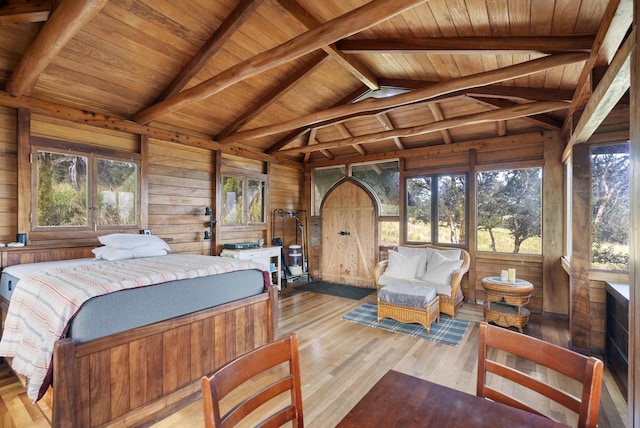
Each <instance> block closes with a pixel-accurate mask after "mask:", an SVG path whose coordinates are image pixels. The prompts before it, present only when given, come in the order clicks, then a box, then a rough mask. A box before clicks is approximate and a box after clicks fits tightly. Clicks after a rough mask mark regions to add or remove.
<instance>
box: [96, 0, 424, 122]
mask: <svg viewBox="0 0 640 428" xmlns="http://www.w3.org/2000/svg"><path fill="white" fill-rule="evenodd" d="M102 1H106V0H102ZM425 1H426V0H374V1H372V2H370V3H367V4H365V5H364V6H361V7H359V8H357V9H354V10H352V11H351V12H348V13H346V14H344V15H342V16H339V17H337V18H335V19H333V20H331V21H329V22H326V23H324V24H322V25H320V26H319V27H316V28H314V29H312V30H309V31H307V32H306V33H303V34H301V35H300V36H298V37H295V38H294V39H292V40H289V41H287V42H286V43H283V44H281V45H279V46H276V47H275V48H273V49H270V50H268V51H265V52H262V53H260V54H258V55H256V56H254V57H252V58H249V59H247V60H245V61H242V62H241V63H239V64H237V65H235V66H233V67H230V68H228V69H227V70H225V71H223V72H221V73H219V74H218V75H216V76H214V77H212V78H210V79H208V80H206V81H204V82H202V83H200V84H198V85H196V86H193V87H191V88H188V89H185V90H183V91H182V92H180V93H178V94H175V95H174V96H172V97H169V98H167V99H166V100H163V101H160V102H159V103H157V104H155V105H153V106H150V107H148V108H146V109H144V110H142V111H140V112H138V113H137V114H136V115H135V116H134V117H135V120H136V121H137V122H138V123H149V122H151V121H152V120H154V119H156V118H158V117H159V116H162V115H164V114H167V113H169V112H171V111H176V110H179V109H181V108H183V107H185V106H187V105H189V104H193V103H196V102H198V101H202V100H204V99H206V98H209V97H210V96H212V95H215V94H216V93H218V92H220V91H222V90H224V89H225V88H228V87H229V86H231V85H233V84H235V83H238V82H241V81H243V80H245V79H248V78H249V77H252V76H255V75H257V74H260V73H262V72H265V71H267V70H270V69H272V68H275V67H278V66H280V65H282V64H286V63H287V62H290V61H293V60H294V59H297V58H299V57H301V56H303V55H306V54H308V53H310V52H313V51H315V50H317V49H322V48H323V47H324V46H327V45H329V44H331V43H334V42H335V41H337V40H340V39H342V38H344V37H348V36H349V35H351V34H355V33H358V32H360V31H362V30H364V29H367V28H369V27H372V26H374V25H376V24H379V23H380V22H383V21H386V20H388V19H390V18H392V17H393V16H396V15H398V14H400V13H402V12H404V11H406V10H408V9H411V8H413V7H415V6H417V5H418V4H421V3H424V2H425Z"/></svg>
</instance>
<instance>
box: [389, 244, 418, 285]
mask: <svg viewBox="0 0 640 428" xmlns="http://www.w3.org/2000/svg"><path fill="white" fill-rule="evenodd" d="M419 263H420V256H405V255H403V254H400V253H398V252H397V251H393V250H389V263H388V264H387V268H386V269H385V271H384V275H385V276H391V277H394V278H398V279H415V277H416V272H417V270H418V264H419Z"/></svg>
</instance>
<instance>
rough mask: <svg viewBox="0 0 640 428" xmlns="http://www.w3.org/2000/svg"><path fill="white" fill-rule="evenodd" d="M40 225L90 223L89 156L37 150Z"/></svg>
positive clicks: (80, 224) (79, 224)
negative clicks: (88, 207)
mask: <svg viewBox="0 0 640 428" xmlns="http://www.w3.org/2000/svg"><path fill="white" fill-rule="evenodd" d="M37 158H38V165H37V168H38V170H37V186H38V190H37V192H38V224H37V225H38V226H66V227H69V226H87V224H88V220H87V166H88V162H87V159H88V158H87V157H85V156H77V155H73V154H62V153H54V152H45V151H38V152H37Z"/></svg>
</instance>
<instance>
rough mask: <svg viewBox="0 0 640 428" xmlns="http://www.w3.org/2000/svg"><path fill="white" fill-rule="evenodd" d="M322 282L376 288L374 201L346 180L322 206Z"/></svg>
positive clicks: (332, 192) (329, 195)
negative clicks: (374, 269)
mask: <svg viewBox="0 0 640 428" xmlns="http://www.w3.org/2000/svg"><path fill="white" fill-rule="evenodd" d="M321 214H322V264H321V269H322V279H323V280H325V281H331V282H339V283H342V284H349V285H357V286H361V287H374V286H375V285H374V283H373V265H374V263H375V260H376V242H377V233H378V232H377V227H376V224H375V216H376V212H375V208H374V201H373V199H372V198H371V196H370V195H369V194H368V193H367V192H366V191H365V190H364V189H362V188H361V187H360V186H358V185H356V184H354V183H353V182H351V181H345V182H344V183H342V184H340V185H338V187H336V188H335V189H333V190H332V191H331V192H330V193H329V194H328V195H327V196H326V198H325V200H324V202H323V204H322V212H321Z"/></svg>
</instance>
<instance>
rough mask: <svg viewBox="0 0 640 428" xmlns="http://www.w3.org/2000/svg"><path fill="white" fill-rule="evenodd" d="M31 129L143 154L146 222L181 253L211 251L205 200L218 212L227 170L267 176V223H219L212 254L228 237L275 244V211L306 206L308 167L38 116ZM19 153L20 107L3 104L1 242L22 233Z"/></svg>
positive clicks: (290, 229)
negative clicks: (303, 194) (303, 196)
mask: <svg viewBox="0 0 640 428" xmlns="http://www.w3.org/2000/svg"><path fill="white" fill-rule="evenodd" d="M31 135H33V136H37V137H45V138H52V139H59V140H64V141H71V142H78V143H83V144H89V145H93V146H96V147H108V148H112V149H118V150H122V151H130V152H132V153H142V154H143V160H142V165H143V167H144V168H145V169H146V171H145V178H146V182H147V184H146V185H147V186H148V194H147V199H146V202H147V204H146V206H143V207H142V210H141V211H143V212H144V213H145V214H144V221H143V225H142V228H144V229H150V230H151V231H152V233H153V234H154V235H158V236H160V237H162V238H165V239H167V240H168V242H169V245H170V246H171V249H172V250H173V251H175V252H180V253H192V254H208V253H209V245H210V241H208V240H205V239H204V231H205V230H208V224H207V223H208V220H209V217H208V216H205V215H204V213H205V207H207V206H213V207H214V211H215V206H216V202H217V201H216V191H217V186H216V180H218V179H219V177H220V172H221V171H234V172H240V173H246V174H249V175H251V174H254V175H258V176H261V177H263V178H264V179H265V181H266V182H267V195H268V199H267V200H266V201H265V209H266V223H265V224H260V225H253V226H250V227H221V226H220V223H218V225H217V226H216V228H215V229H214V234H215V240H214V244H215V248H214V254H219V252H220V250H221V248H222V244H224V243H225V242H244V241H256V240H257V239H258V237H262V238H264V239H265V242H267V243H270V242H271V223H270V222H271V217H272V209H273V208H283V209H286V210H293V211H295V210H298V209H304V207H303V206H302V199H301V196H300V195H301V189H302V182H303V170H302V167H300V168H296V167H290V166H284V165H279V164H274V165H273V166H271V165H268V164H267V163H266V162H262V161H256V160H250V159H244V158H240V157H236V156H230V155H223V156H220V155H219V154H218V153H216V152H215V151H211V150H207V149H201V148H194V147H189V146H185V145H182V144H177V143H173V142H169V141H163V140H159V139H153V138H150V139H148V141H146V140H144V139H142V138H141V137H140V136H139V135H136V134H130V133H126V132H118V131H113V130H107V129H103V128H100V127H95V126H90V125H84V124H78V123H71V122H66V121H64V120H59V119H54V118H50V117H46V116H43V115H35V114H34V115H32V117H31ZM145 141H146V142H145ZM17 152H18V149H17V110H16V109H11V108H4V107H0V242H4V243H6V242H12V241H15V235H16V233H18V218H17V217H18V209H17V205H18V178H17V175H18V174H17V170H18V160H17ZM218 158H219V159H218ZM286 225H287V230H286V237H287V240H288V241H289V242H287V245H288V244H291V243H294V241H295V222H290V221H287V222H286ZM30 238H31V236H30ZM30 244H37V245H46V246H50V245H53V246H54V247H55V245H61V246H63V245H66V246H67V247H68V246H69V245H94V244H95V245H97V240H96V239H95V238H89V239H87V238H84V239H77V240H74V241H73V242H69V241H68V240H67V241H64V242H63V241H60V240H55V239H51V238H50V237H48V238H47V239H43V240H40V241H37V242H36V241H32V240H30ZM5 251H6V250H5Z"/></svg>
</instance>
